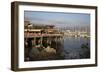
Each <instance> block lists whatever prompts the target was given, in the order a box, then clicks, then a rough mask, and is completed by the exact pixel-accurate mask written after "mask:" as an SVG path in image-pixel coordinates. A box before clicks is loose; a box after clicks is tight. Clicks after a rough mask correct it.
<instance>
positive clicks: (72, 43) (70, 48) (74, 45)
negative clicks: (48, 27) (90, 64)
mask: <svg viewBox="0 0 100 73" xmlns="http://www.w3.org/2000/svg"><path fill="white" fill-rule="evenodd" d="M62 55H63V56H64V58H65V59H83V58H90V39H89V38H82V37H77V38H75V37H64V43H63V49H62Z"/></svg>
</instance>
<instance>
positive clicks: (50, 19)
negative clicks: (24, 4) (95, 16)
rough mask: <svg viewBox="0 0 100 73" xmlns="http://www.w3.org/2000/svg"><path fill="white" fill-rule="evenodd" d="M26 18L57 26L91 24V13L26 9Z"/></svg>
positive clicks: (36, 22) (33, 21)
mask: <svg viewBox="0 0 100 73" xmlns="http://www.w3.org/2000/svg"><path fill="white" fill-rule="evenodd" d="M24 20H25V21H30V23H33V24H39V25H55V26H56V27H67V26H71V27H75V26H90V14H85V13H67V12H65V13H64V12H44V11H24Z"/></svg>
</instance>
